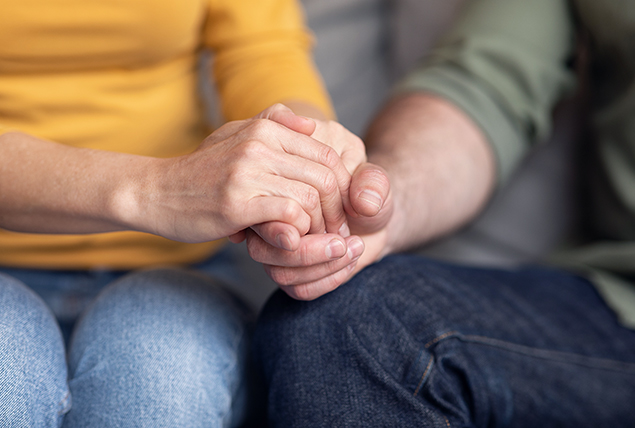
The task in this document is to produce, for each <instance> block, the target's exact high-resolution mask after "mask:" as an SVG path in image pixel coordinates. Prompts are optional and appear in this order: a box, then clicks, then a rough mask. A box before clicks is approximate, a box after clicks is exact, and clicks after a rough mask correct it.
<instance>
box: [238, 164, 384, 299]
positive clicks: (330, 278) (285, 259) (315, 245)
mask: <svg viewBox="0 0 635 428" xmlns="http://www.w3.org/2000/svg"><path fill="white" fill-rule="evenodd" d="M349 195H350V203H351V210H350V213H351V214H349V215H348V216H347V218H348V224H349V226H350V229H351V232H352V233H354V234H358V235H359V236H357V235H352V236H349V237H346V238H343V237H341V236H338V235H336V234H320V235H314V234H309V235H306V236H303V237H302V238H301V239H300V242H299V246H298V249H297V250H295V251H285V250H281V249H279V248H276V247H275V246H272V245H269V244H268V243H267V242H266V241H265V239H263V238H262V237H261V236H259V235H258V234H256V233H255V232H253V231H248V233H247V248H248V250H249V254H250V255H251V257H252V258H253V259H254V260H256V261H259V262H261V263H263V264H264V265H265V270H266V271H267V273H268V274H269V276H270V277H271V278H272V279H273V280H274V281H275V282H277V283H278V284H279V285H280V287H281V289H282V290H284V291H285V292H286V293H287V294H289V296H291V297H293V298H295V299H299V300H312V299H316V298H318V297H320V296H322V295H324V294H326V293H328V292H330V291H332V290H334V289H335V288H337V287H339V286H340V285H342V284H343V283H345V282H346V281H347V280H348V279H350V278H351V277H352V276H353V275H354V274H355V273H357V272H358V271H360V270H361V269H362V268H364V267H365V266H367V265H369V264H370V263H373V262H374V261H376V260H378V259H379V258H381V257H382V256H383V255H385V254H386V253H387V247H386V243H387V233H388V232H387V230H386V225H387V224H388V221H389V220H390V219H391V217H392V213H393V202H392V197H391V194H390V184H389V181H388V177H387V176H386V173H385V171H384V170H383V169H382V168H381V167H379V166H376V165H372V164H368V163H364V164H362V165H360V166H359V167H358V168H357V170H356V171H355V173H354V175H353V178H352V181H351V186H350V191H349Z"/></svg>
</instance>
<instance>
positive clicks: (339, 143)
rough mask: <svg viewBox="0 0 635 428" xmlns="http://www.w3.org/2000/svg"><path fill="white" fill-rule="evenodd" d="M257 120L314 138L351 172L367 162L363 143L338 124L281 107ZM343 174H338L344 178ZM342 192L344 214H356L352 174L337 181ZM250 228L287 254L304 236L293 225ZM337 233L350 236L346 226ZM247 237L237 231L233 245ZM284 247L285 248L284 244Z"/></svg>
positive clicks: (275, 106) (279, 105) (260, 116)
mask: <svg viewBox="0 0 635 428" xmlns="http://www.w3.org/2000/svg"><path fill="white" fill-rule="evenodd" d="M257 117H258V118H263V119H269V120H273V121H275V122H278V123H280V124H281V125H284V126H286V127H287V128H289V129H291V130H293V131H296V132H299V133H302V134H304V135H308V136H311V137H312V138H314V139H315V140H317V141H319V142H321V143H323V144H325V145H327V146H329V147H331V148H333V149H334V150H335V152H336V153H337V154H338V155H339V156H340V158H341V161H342V163H343V164H344V166H345V167H346V169H347V171H348V172H349V173H351V174H352V173H353V171H355V170H356V169H357V167H358V166H359V165H361V164H362V163H364V162H366V148H365V147H364V143H363V141H362V140H361V139H360V138H359V137H357V136H356V135H355V134H353V133H352V132H350V131H349V130H347V129H346V128H345V127H343V126H342V125H341V124H339V123H337V122H335V121H332V120H331V121H325V120H318V119H308V118H304V117H302V116H297V115H295V114H294V113H293V111H292V110H291V109H289V108H287V107H285V106H284V105H282V104H277V105H274V106H272V107H270V108H268V109H267V110H265V111H263V112H262V113H260V114H259V115H258V116H257ZM342 177H343V175H341V174H340V175H338V178H340V179H341V178H342ZM338 184H339V186H340V190H341V192H342V202H343V206H344V209H345V212H347V213H350V214H351V215H356V213H355V211H354V210H353V209H351V207H350V200H349V194H348V189H349V186H350V175H349V176H348V177H347V179H344V181H339V182H338ZM251 229H252V230H253V231H254V232H256V233H257V234H258V235H259V236H260V237H261V238H262V239H264V240H265V241H266V242H267V243H269V244H271V245H273V246H274V247H277V248H280V249H284V250H287V251H294V250H297V249H298V248H299V245H300V237H301V236H302V234H301V233H300V232H299V231H298V230H297V229H296V228H294V227H293V226H291V225H289V224H285V223H281V222H267V223H263V224H257V225H253V226H252V227H251ZM327 232H335V233H338V234H339V235H340V236H342V237H344V238H346V237H348V236H350V231H349V228H348V225H347V224H346V223H344V224H342V225H341V227H340V229H338V230H328V229H327ZM245 237H246V234H245V231H241V232H238V233H237V234H234V235H232V236H230V237H229V239H230V241H232V242H234V243H238V242H242V241H243V240H244V239H245ZM281 244H284V245H281Z"/></svg>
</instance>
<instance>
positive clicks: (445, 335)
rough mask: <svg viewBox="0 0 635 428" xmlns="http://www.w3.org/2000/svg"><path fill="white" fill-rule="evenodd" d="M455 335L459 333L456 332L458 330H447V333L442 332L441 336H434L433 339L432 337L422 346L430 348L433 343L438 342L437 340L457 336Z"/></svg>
mask: <svg viewBox="0 0 635 428" xmlns="http://www.w3.org/2000/svg"><path fill="white" fill-rule="evenodd" d="M457 335H459V332H458V331H448V332H447V333H443V334H442V335H441V336H437V337H435V338H434V339H432V340H431V341H429V342H428V343H426V344H425V345H424V348H426V349H428V348H430V347H431V346H432V345H434V344H436V343H438V342H440V341H442V340H443V339H447V338H449V337H452V336H457Z"/></svg>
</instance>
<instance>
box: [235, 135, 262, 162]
mask: <svg viewBox="0 0 635 428" xmlns="http://www.w3.org/2000/svg"><path fill="white" fill-rule="evenodd" d="M267 151H268V149H267V145H266V144H265V143H263V142H262V141H261V140H259V139H257V138H250V139H249V140H247V141H245V142H243V143H242V144H241V145H240V155H241V157H245V158H248V159H253V158H256V159H258V158H261V157H262V156H264V155H265V153H266V152H267Z"/></svg>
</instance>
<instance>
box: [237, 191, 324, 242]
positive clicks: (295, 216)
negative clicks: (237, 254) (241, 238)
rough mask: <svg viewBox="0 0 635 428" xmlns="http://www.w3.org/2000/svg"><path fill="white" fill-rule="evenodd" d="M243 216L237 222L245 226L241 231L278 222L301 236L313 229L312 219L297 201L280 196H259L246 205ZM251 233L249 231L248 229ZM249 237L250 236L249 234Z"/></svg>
mask: <svg viewBox="0 0 635 428" xmlns="http://www.w3.org/2000/svg"><path fill="white" fill-rule="evenodd" d="M243 213H244V214H243V215H242V216H241V218H240V219H238V220H237V221H238V222H239V223H241V224H242V225H243V227H241V229H244V228H247V227H250V226H252V225H254V224H260V223H266V222H270V221H277V222H281V223H286V224H289V225H291V226H293V227H294V228H296V229H297V231H298V232H299V233H300V234H301V235H305V234H306V233H308V231H309V229H310V227H311V217H310V216H309V215H308V214H307V213H306V212H305V211H304V208H303V207H302V206H301V205H300V204H299V203H298V202H296V201H295V200H293V199H291V198H287V197H279V196H259V197H256V198H252V199H250V200H249V201H247V203H246V204H245V207H244V209H243ZM246 232H249V229H246ZM247 235H249V234H247Z"/></svg>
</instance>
